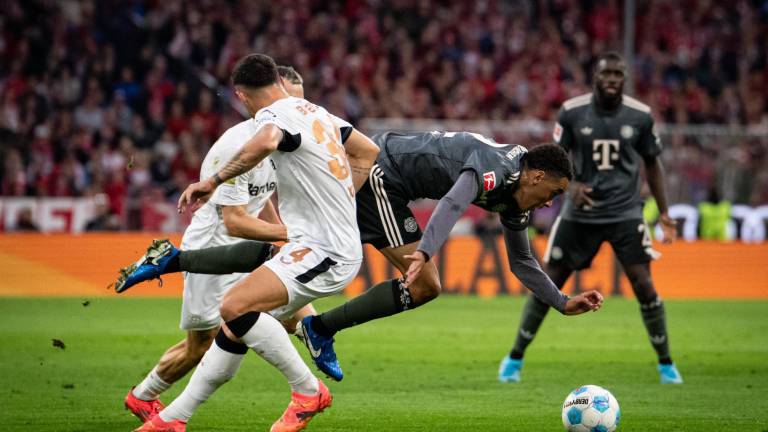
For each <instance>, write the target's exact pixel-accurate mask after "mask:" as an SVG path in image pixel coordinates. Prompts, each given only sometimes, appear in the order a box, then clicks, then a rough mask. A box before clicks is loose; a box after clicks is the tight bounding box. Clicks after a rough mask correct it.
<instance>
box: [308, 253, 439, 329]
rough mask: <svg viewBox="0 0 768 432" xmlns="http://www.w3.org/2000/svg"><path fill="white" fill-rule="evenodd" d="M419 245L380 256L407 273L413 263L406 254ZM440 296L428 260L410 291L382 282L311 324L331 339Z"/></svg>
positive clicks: (434, 271)
mask: <svg viewBox="0 0 768 432" xmlns="http://www.w3.org/2000/svg"><path fill="white" fill-rule="evenodd" d="M418 245H419V243H418V242H413V243H409V244H407V245H405V246H400V247H396V248H384V249H382V250H381V253H382V254H383V255H384V256H385V257H387V259H388V260H389V262H391V263H392V264H393V265H394V266H395V267H396V268H397V269H398V270H399V271H400V272H402V273H405V271H406V270H407V269H408V265H409V264H410V262H409V261H408V260H407V259H406V258H405V255H408V254H411V253H413V252H414V251H415V250H416V248H417V247H418ZM439 294H440V279H439V277H438V274H437V267H435V265H434V263H433V262H432V261H429V262H427V263H426V264H425V265H424V268H423V269H422V272H421V274H420V275H419V278H418V279H416V280H415V281H414V282H413V283H412V284H411V286H410V287H409V288H406V287H405V286H403V284H402V283H401V280H400V279H390V280H386V281H384V282H380V283H378V284H376V285H374V286H372V287H370V288H369V289H368V290H366V291H365V292H364V293H362V294H360V295H359V296H357V297H355V298H353V299H351V300H349V301H348V302H346V303H344V304H343V305H341V306H338V307H336V308H334V309H331V310H329V311H327V312H323V313H322V314H320V315H318V316H316V317H313V318H312V321H311V323H312V324H311V325H312V327H313V329H314V330H315V331H317V332H318V333H320V334H322V335H324V336H328V337H332V336H333V335H334V334H336V332H338V331H341V330H343V329H345V328H348V327H352V326H356V325H360V324H364V323H366V322H368V321H371V320H374V319H378V318H384V317H388V316H391V315H395V314H398V313H400V312H404V311H406V310H409V309H413V308H415V307H418V306H421V305H423V304H424V303H427V302H429V301H430V300H432V299H434V298H436V297H437V296H438V295H439Z"/></svg>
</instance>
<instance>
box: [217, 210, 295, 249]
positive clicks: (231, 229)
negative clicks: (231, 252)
mask: <svg viewBox="0 0 768 432" xmlns="http://www.w3.org/2000/svg"><path fill="white" fill-rule="evenodd" d="M273 211H274V209H273ZM221 214H222V218H223V219H224V226H226V227H227V233H228V234H229V235H231V236H232V237H240V238H244V239H249V240H262V241H286V240H288V231H287V229H286V228H285V225H283V224H280V223H269V222H267V221H264V220H261V219H259V218H257V217H254V216H251V215H250V214H249V213H248V210H247V207H246V206H244V205H238V206H221Z"/></svg>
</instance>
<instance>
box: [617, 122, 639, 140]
mask: <svg viewBox="0 0 768 432" xmlns="http://www.w3.org/2000/svg"><path fill="white" fill-rule="evenodd" d="M619 133H620V134H621V137H622V138H624V139H630V138H632V135H634V134H635V129H634V128H633V127H632V126H630V125H624V126H622V127H621V130H620V131H619Z"/></svg>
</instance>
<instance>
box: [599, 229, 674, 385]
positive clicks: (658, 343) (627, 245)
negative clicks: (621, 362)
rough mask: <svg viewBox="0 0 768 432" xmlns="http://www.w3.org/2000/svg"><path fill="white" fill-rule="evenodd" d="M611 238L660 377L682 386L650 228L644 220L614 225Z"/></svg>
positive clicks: (667, 381)
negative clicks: (653, 262)
mask: <svg viewBox="0 0 768 432" xmlns="http://www.w3.org/2000/svg"><path fill="white" fill-rule="evenodd" d="M611 232H613V233H614V234H613V235H612V238H611V245H612V246H613V249H614V251H615V252H616V256H617V257H618V259H619V261H620V262H621V264H622V266H623V267H624V273H625V274H626V275H627V278H628V279H629V283H630V285H632V291H633V292H634V293H635V297H636V298H637V301H638V302H639V303H640V315H641V316H642V318H643V324H645V329H646V331H647V332H648V338H649V339H650V342H651V345H652V346H653V349H654V350H655V351H656V355H657V356H658V360H659V366H658V370H659V374H660V376H661V382H662V383H664V384H680V383H682V382H683V378H682V376H681V375H680V373H679V372H678V371H677V367H676V366H675V365H674V363H673V362H672V357H671V355H670V351H669V335H668V333H667V318H666V312H665V310H664V302H663V301H662V300H661V297H659V295H658V293H657V292H656V287H655V286H654V284H653V279H652V278H651V265H650V262H651V260H652V259H654V258H656V257H657V256H658V252H656V251H654V250H653V249H652V243H651V237H650V234H649V232H648V227H647V226H646V224H645V223H644V222H643V221H641V220H635V221H627V222H620V223H616V224H613V228H612V229H611Z"/></svg>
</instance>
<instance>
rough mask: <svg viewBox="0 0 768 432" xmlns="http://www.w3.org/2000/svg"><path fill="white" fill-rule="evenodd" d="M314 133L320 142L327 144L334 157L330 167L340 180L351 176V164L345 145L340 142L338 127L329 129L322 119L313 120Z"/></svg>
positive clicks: (329, 164)
mask: <svg viewBox="0 0 768 432" xmlns="http://www.w3.org/2000/svg"><path fill="white" fill-rule="evenodd" d="M312 133H313V134H314V135H315V140H316V141H317V142H318V143H319V144H325V145H326V148H327V149H328V151H329V152H331V155H332V156H333V159H331V160H329V161H328V169H330V170H331V174H333V176H334V177H336V178H337V179H339V180H344V179H345V178H347V177H349V165H348V162H347V155H346V153H345V152H344V147H342V146H341V144H339V140H340V139H341V134H340V132H339V130H338V129H334V130H329V129H328V128H327V127H326V126H325V125H323V124H322V123H321V122H320V120H315V121H314V122H312Z"/></svg>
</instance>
